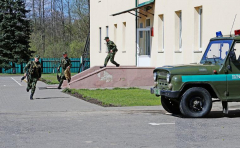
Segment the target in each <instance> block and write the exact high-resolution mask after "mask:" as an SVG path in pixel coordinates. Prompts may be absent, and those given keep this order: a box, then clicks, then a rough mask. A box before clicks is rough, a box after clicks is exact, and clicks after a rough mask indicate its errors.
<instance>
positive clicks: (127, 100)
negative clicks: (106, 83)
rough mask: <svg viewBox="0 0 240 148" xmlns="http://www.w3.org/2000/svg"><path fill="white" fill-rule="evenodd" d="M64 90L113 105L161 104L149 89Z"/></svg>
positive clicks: (86, 98)
mask: <svg viewBox="0 0 240 148" xmlns="http://www.w3.org/2000/svg"><path fill="white" fill-rule="evenodd" d="M64 92H67V93H71V94H76V93H78V94H81V95H82V97H83V99H85V100H86V101H87V100H88V99H91V98H93V99H96V100H98V101H100V102H102V104H104V105H109V104H111V105H114V106H156V105H161V103H160V98H159V97H156V96H155V95H153V94H151V93H150V91H149V90H145V89H139V88H128V89H125V88H114V89H112V90H111V89H97V90H87V89H80V90H76V89H65V90H64Z"/></svg>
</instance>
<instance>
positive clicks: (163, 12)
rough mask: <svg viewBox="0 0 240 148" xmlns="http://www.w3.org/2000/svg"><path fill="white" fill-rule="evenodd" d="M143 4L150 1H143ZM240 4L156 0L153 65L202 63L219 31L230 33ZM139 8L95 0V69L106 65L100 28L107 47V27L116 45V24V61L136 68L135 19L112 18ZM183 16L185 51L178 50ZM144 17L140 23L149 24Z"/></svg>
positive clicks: (234, 0) (125, 0)
mask: <svg viewBox="0 0 240 148" xmlns="http://www.w3.org/2000/svg"><path fill="white" fill-rule="evenodd" d="M139 1H140V2H139V3H142V2H144V1H146V0H139ZM239 5H240V1H239V0H231V1H226V0H211V1H210V0H155V5H154V8H153V10H151V11H152V12H154V16H152V15H151V14H148V16H147V18H150V19H151V26H152V27H154V36H153V37H152V40H151V44H152V50H151V65H150V66H153V67H158V66H163V65H171V64H187V63H195V62H199V61H200V59H201V57H202V55H203V52H204V50H205V49H206V47H207V45H208V42H209V39H210V38H212V37H215V36H216V35H215V33H216V32H217V31H222V33H223V34H224V35H228V34H229V33H230V29H231V27H232V23H233V20H234V17H235V14H238V12H239V9H238V7H239ZM134 7H135V0H101V2H99V0H91V29H90V31H91V47H90V48H91V49H90V52H91V66H95V65H102V64H103V61H104V58H105V57H106V55H107V53H106V52H105V51H106V47H105V44H102V52H101V53H99V27H102V32H103V33H102V34H103V35H102V43H104V40H103V38H104V36H105V27H106V26H109V37H110V39H113V41H114V24H117V25H118V29H117V41H116V44H117V46H118V49H119V52H118V53H117V54H116V61H117V62H119V63H120V64H121V65H135V64H136V51H135V50H136V48H135V46H136V44H135V43H136V41H135V40H136V36H135V35H136V32H135V17H134V16H133V15H131V14H129V13H126V14H122V15H119V16H114V17H113V16H110V15H111V14H113V13H117V12H121V11H124V10H127V9H130V8H134ZM199 8H202V49H200V47H199V31H198V29H199V22H198V21H199V18H198V17H199V15H198V9H199ZM180 11H181V12H182V48H181V49H179V48H178V44H179V40H178V36H179V22H178V19H179V18H178V17H179V16H178V14H179V12H180ZM159 16H161V17H162V16H164V50H163V49H162V48H161V46H162V43H161V40H162V30H161V29H159V28H160V26H161V19H160V17H159ZM145 21H146V17H142V18H141V19H139V20H138V22H139V23H140V22H145ZM123 22H126V30H125V37H126V40H125V49H124V48H123V47H122V45H123V44H124V43H123V38H124V37H123V34H124V33H123V27H122V26H123V25H122V23H123ZM236 29H240V14H238V16H237V18H236V21H235V25H234V27H233V31H234V30H236Z"/></svg>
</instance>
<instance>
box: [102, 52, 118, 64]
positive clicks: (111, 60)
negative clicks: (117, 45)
mask: <svg viewBox="0 0 240 148" xmlns="http://www.w3.org/2000/svg"><path fill="white" fill-rule="evenodd" d="M115 54H116V53H108V55H107V57H106V59H105V62H104V65H107V63H108V61H109V60H110V62H111V63H113V64H114V65H118V63H117V62H115V61H114V57H115Z"/></svg>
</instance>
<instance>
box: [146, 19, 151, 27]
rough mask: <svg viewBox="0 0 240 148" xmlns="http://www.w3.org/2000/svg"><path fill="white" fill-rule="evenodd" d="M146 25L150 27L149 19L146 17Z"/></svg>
mask: <svg viewBox="0 0 240 148" xmlns="http://www.w3.org/2000/svg"><path fill="white" fill-rule="evenodd" d="M146 27H151V24H150V19H146Z"/></svg>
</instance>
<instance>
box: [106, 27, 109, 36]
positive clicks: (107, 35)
mask: <svg viewBox="0 0 240 148" xmlns="http://www.w3.org/2000/svg"><path fill="white" fill-rule="evenodd" d="M106 37H109V36H108V26H106Z"/></svg>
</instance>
